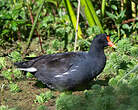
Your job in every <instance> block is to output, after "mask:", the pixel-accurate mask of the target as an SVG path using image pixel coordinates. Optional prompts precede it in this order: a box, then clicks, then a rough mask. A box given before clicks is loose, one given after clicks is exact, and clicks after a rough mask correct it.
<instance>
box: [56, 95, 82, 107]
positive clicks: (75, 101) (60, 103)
mask: <svg viewBox="0 0 138 110" xmlns="http://www.w3.org/2000/svg"><path fill="white" fill-rule="evenodd" d="M56 109H57V110H84V107H83V99H82V98H81V97H80V96H77V95H70V94H65V93H61V94H60V96H59V97H58V98H57V100H56Z"/></svg>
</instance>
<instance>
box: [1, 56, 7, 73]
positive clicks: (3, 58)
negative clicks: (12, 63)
mask: <svg viewBox="0 0 138 110" xmlns="http://www.w3.org/2000/svg"><path fill="white" fill-rule="evenodd" d="M5 67H6V59H5V57H0V70H1V69H2V68H5Z"/></svg>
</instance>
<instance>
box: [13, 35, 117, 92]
mask: <svg viewBox="0 0 138 110" xmlns="http://www.w3.org/2000/svg"><path fill="white" fill-rule="evenodd" d="M106 46H111V47H115V45H114V44H113V43H112V42H111V41H110V38H109V36H108V35H106V34H99V35H97V36H96V37H95V38H94V39H93V41H92V43H91V46H90V49H89V51H88V52H65V53H57V54H50V55H42V56H38V57H34V58H31V59H30V60H29V61H23V62H17V63H15V65H16V66H17V68H18V69H20V70H23V71H28V72H31V73H33V74H34V75H35V76H36V78H37V79H38V80H40V81H42V83H44V84H46V85H47V86H48V87H49V88H50V89H56V90H60V91H63V90H71V89H74V88H76V87H77V86H78V85H81V84H83V83H86V82H90V81H91V80H92V79H93V78H95V77H96V76H98V75H99V74H100V73H101V72H102V70H103V69H104V67H105V64H106V56H105V54H104V47H106Z"/></svg>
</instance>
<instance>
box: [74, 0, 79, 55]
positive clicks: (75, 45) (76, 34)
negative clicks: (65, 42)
mask: <svg viewBox="0 0 138 110" xmlns="http://www.w3.org/2000/svg"><path fill="white" fill-rule="evenodd" d="M79 15H80V0H78V10H77V23H76V33H75V44H74V52H75V51H76V47H77V38H78V24H79Z"/></svg>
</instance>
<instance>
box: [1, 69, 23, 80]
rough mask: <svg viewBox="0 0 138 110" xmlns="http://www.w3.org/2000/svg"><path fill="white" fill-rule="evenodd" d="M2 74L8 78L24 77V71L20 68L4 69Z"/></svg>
mask: <svg viewBox="0 0 138 110" xmlns="http://www.w3.org/2000/svg"><path fill="white" fill-rule="evenodd" d="M2 75H3V76H4V77H5V78H6V79H8V80H14V79H19V78H22V73H21V71H19V70H18V69H8V70H3V71H2Z"/></svg>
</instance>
